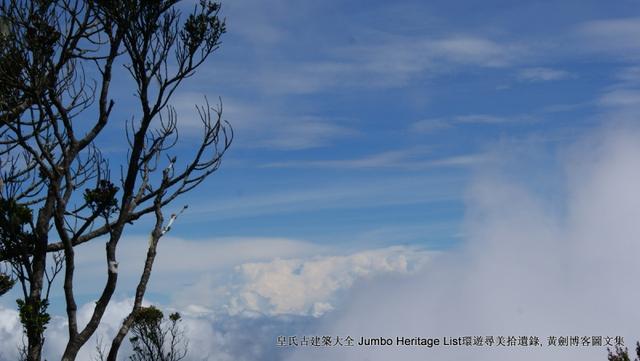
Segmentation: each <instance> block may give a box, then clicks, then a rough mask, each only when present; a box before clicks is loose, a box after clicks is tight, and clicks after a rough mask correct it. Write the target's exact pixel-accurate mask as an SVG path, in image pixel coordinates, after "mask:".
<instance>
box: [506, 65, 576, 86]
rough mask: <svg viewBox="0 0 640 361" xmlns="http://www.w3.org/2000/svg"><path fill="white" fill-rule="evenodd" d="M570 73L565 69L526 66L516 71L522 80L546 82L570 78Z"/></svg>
mask: <svg viewBox="0 0 640 361" xmlns="http://www.w3.org/2000/svg"><path fill="white" fill-rule="evenodd" d="M571 77H572V74H571V73H569V72H568V71H566V70H560V69H553V68H543V67H540V68H526V69H522V70H521V71H520V72H519V73H518V76H517V78H518V80H520V81H523V82H531V83H538V82H546V81H555V80H562V79H568V78H571Z"/></svg>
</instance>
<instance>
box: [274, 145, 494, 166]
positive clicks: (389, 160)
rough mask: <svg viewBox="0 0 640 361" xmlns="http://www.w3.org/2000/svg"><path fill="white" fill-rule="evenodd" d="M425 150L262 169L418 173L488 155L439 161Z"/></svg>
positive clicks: (473, 161) (484, 160)
mask: <svg viewBox="0 0 640 361" xmlns="http://www.w3.org/2000/svg"><path fill="white" fill-rule="evenodd" d="M429 153H430V152H429V150H424V149H407V150H396V151H387V152H382V153H377V154H372V155H368V156H365V157H361V158H352V159H328V160H303V161H300V160H296V161H282V162H273V163H267V164H265V165H263V167H265V168H334V169H378V170H382V169H397V170H406V171H422V170H425V169H429V168H435V167H469V166H478V165H481V164H483V163H487V162H490V161H491V159H492V157H491V156H490V155H489V154H465V155H453V156H446V157H441V158H436V157H433V155H431V156H429Z"/></svg>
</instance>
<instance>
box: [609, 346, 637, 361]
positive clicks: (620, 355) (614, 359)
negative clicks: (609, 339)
mask: <svg viewBox="0 0 640 361" xmlns="http://www.w3.org/2000/svg"><path fill="white" fill-rule="evenodd" d="M607 351H608V352H609V355H608V356H609V357H608V360H609V361H631V358H630V356H629V349H628V348H626V347H625V348H624V349H623V348H622V347H616V348H615V353H614V352H612V351H611V349H607ZM633 361H640V342H638V343H636V358H634V359H633Z"/></svg>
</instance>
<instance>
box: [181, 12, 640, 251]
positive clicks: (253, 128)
mask: <svg viewBox="0 0 640 361" xmlns="http://www.w3.org/2000/svg"><path fill="white" fill-rule="evenodd" d="M636 7H637V4H635V3H634V2H632V1H621V2H616V3H613V4H609V3H607V4H603V3H601V2H600V3H598V2H563V3H562V4H559V3H557V2H551V1H548V2H544V1H543V2H535V3H530V2H527V3H522V2H520V3H515V2H492V1H488V2H483V3H482V4H481V5H480V4H477V3H474V2H468V1H443V2H439V1H435V2H428V3H427V2H421V1H416V2H412V1H400V2H394V3H392V4H390V3H388V2H370V1H367V2H363V3H358V2H349V3H338V2H322V3H321V4H316V3H314V2H295V3H292V2H287V1H275V2H268V3H267V2H265V3H262V2H252V1H237V2H233V3H229V4H225V8H224V9H225V15H226V16H227V19H228V29H229V32H228V34H226V35H225V37H224V39H223V45H222V47H221V49H220V51H219V52H218V53H217V54H214V56H213V57H212V59H211V61H210V62H209V63H208V64H207V66H206V68H204V69H201V71H200V73H199V74H198V76H196V77H195V78H193V79H191V81H190V82H189V83H188V84H187V85H186V86H185V87H184V88H183V89H182V92H181V93H179V94H177V95H176V98H175V99H176V106H177V107H178V109H179V110H183V117H187V118H188V117H189V115H190V114H193V113H189V112H190V111H192V106H193V105H192V104H193V103H194V101H197V100H198V98H199V97H202V96H203V95H206V96H207V97H208V98H209V99H216V98H217V97H218V96H221V97H222V102H223V105H224V110H225V117H226V119H228V120H229V121H230V122H231V123H232V125H233V126H234V128H235V130H236V135H237V137H236V140H235V142H234V144H233V148H232V149H231V151H230V152H229V153H228V155H227V157H226V158H225V160H224V164H223V167H222V168H221V170H220V171H219V173H218V174H216V175H215V176H214V177H212V178H211V179H210V181H209V182H207V183H206V184H205V185H203V186H202V187H201V188H200V189H199V190H198V192H197V193H198V194H197V197H193V198H191V197H189V198H186V199H185V202H187V203H189V204H190V205H191V206H192V208H191V210H190V211H189V216H188V217H185V220H182V221H181V223H182V225H180V226H178V227H176V229H175V232H180V233H181V234H184V235H185V236H189V237H203V236H208V235H211V234H212V233H215V234H219V235H222V236H237V235H242V236H246V235H249V236H270V237H293V238H303V239H307V240H310V241H314V242H323V243H324V242H340V243H345V242H347V241H348V240H349V239H360V238H362V235H365V234H370V233H372V232H385V230H391V229H396V228H410V229H413V230H414V232H405V234H397V235H396V236H395V237H391V238H388V237H387V238H385V239H384V240H383V242H387V243H389V244H416V243H417V244H425V245H428V244H429V242H435V241H436V240H437V243H438V245H439V246H446V245H447V244H455V242H456V240H457V239H458V238H459V236H460V229H459V223H460V220H461V219H462V215H463V207H462V203H461V199H462V197H463V196H464V187H465V184H466V183H467V182H468V180H469V176H470V175H471V174H472V173H473V171H474V170H477V169H478V168H486V167H490V166H491V165H492V162H493V161H494V159H492V158H494V157H493V156H494V155H495V154H493V153H495V152H500V146H501V145H504V144H506V143H514V144H518V145H519V146H521V147H523V148H525V147H528V146H531V145H532V144H542V147H544V148H545V149H547V150H548V151H549V152H553V149H554V148H555V147H556V146H557V145H558V144H563V143H567V142H570V141H571V140H572V139H575V138H576V137H578V136H580V134H582V133H584V132H586V131H588V130H589V129H591V128H593V127H594V126H596V125H598V124H600V123H601V121H600V120H599V115H600V114H602V113H605V112H607V111H609V109H608V106H607V104H608V103H612V102H613V103H615V102H617V101H624V100H622V99H620V98H622V97H624V94H625V93H624V91H627V90H626V88H628V87H633V84H625V81H626V80H625V79H623V78H624V77H625V76H626V75H625V74H627V73H628V72H633V71H634V70H633V68H632V67H633V66H634V62H635V60H636V59H637V55H638V50H639V49H640V48H639V47H638V46H637V45H636V44H634V43H633V42H632V41H631V40H632V39H633V34H635V32H637V31H638V27H639V26H640V25H638V20H636V19H634V18H630V17H629V15H630V14H633V13H634V12H635V10H636ZM631 81H633V80H631ZM619 88H621V89H619ZM190 124H194V123H190ZM195 124H197V123H195ZM190 130H191V131H192V132H193V133H192V134H194V135H197V131H198V128H197V127H195V128H193V129H190ZM184 134H186V135H185V137H184V138H188V137H189V135H188V132H184ZM183 140H184V141H185V142H186V141H188V139H183ZM205 194H206V196H204V195H205ZM433 228H437V229H438V230H439V232H438V234H437V236H436V237H429V236H426V234H433V233H432V232H428V231H427V230H432V229H433ZM429 238H431V239H429ZM434 238H435V239H436V240H434ZM445 241H446V242H445ZM347 247H348V246H347ZM355 247H362V245H358V246H355Z"/></svg>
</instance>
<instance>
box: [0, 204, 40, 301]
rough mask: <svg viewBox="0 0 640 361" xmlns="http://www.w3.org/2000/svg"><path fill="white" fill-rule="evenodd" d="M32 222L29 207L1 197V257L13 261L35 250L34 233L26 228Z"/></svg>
mask: <svg viewBox="0 0 640 361" xmlns="http://www.w3.org/2000/svg"><path fill="white" fill-rule="evenodd" d="M32 222H33V214H32V212H31V209H29V207H27V206H25V205H22V204H19V203H17V202H16V201H15V200H13V199H4V198H0V258H2V259H5V260H8V261H9V262H11V261H14V260H15V259H16V258H17V257H20V256H22V255H25V254H30V253H31V252H32V251H33V247H34V242H33V234H32V233H31V232H28V231H26V230H25V226H27V225H30V224H31V223H32ZM0 294H1V293H0Z"/></svg>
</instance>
